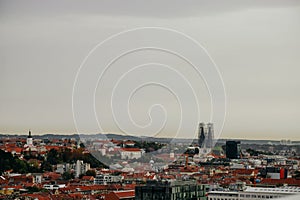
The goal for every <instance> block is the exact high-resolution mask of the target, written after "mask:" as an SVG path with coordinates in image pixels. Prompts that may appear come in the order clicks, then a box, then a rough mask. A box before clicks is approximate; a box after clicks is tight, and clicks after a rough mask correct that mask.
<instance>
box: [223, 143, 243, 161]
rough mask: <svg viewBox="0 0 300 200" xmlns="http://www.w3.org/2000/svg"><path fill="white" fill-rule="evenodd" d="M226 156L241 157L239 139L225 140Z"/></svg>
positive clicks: (231, 157)
mask: <svg viewBox="0 0 300 200" xmlns="http://www.w3.org/2000/svg"><path fill="white" fill-rule="evenodd" d="M226 158H230V159H239V158H241V141H226Z"/></svg>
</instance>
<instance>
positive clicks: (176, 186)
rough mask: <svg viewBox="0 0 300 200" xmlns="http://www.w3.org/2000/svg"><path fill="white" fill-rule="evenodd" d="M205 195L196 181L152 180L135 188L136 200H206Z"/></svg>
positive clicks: (202, 188)
mask: <svg viewBox="0 0 300 200" xmlns="http://www.w3.org/2000/svg"><path fill="white" fill-rule="evenodd" d="M205 193H206V192H205V185H198V184H197V183H196V181H195V180H185V181H184V180H163V181H152V180H151V181H147V183H146V185H144V186H136V187H135V199H136V200H205V199H206V196H205Z"/></svg>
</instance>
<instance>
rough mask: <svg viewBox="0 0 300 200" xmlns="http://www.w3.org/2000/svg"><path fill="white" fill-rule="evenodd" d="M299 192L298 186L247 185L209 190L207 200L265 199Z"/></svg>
mask: <svg viewBox="0 0 300 200" xmlns="http://www.w3.org/2000/svg"><path fill="white" fill-rule="evenodd" d="M295 194H300V187H280V188H262V187H247V188H246V189H245V190H243V191H210V192H208V196H207V199H208V200H266V199H276V198H284V197H287V196H290V195H295Z"/></svg>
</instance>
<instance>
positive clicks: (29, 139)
mask: <svg viewBox="0 0 300 200" xmlns="http://www.w3.org/2000/svg"><path fill="white" fill-rule="evenodd" d="M26 144H27V145H28V146H32V145H33V142H32V136H31V131H30V130H29V133H28V137H27V141H26Z"/></svg>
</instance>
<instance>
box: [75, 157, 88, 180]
mask: <svg viewBox="0 0 300 200" xmlns="http://www.w3.org/2000/svg"><path fill="white" fill-rule="evenodd" d="M90 168H91V167H90V163H83V161H82V160H77V162H76V167H75V177H76V178H78V177H79V175H80V174H85V173H86V172H87V171H88V170H90Z"/></svg>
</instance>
